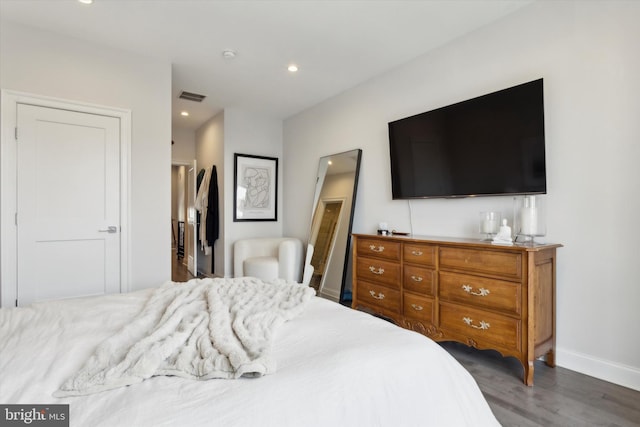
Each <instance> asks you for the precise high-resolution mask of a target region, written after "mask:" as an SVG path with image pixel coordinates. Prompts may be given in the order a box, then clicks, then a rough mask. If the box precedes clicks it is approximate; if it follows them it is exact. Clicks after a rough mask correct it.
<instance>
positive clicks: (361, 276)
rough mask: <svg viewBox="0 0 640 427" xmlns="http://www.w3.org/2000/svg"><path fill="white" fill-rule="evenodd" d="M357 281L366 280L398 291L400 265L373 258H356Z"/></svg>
mask: <svg viewBox="0 0 640 427" xmlns="http://www.w3.org/2000/svg"><path fill="white" fill-rule="evenodd" d="M356 274H357V278H358V281H360V280H367V281H369V282H374V283H382V284H386V285H388V286H392V287H394V288H397V289H400V264H399V263H397V262H395V263H394V262H390V261H383V260H381V259H374V258H358V261H357V265H356Z"/></svg>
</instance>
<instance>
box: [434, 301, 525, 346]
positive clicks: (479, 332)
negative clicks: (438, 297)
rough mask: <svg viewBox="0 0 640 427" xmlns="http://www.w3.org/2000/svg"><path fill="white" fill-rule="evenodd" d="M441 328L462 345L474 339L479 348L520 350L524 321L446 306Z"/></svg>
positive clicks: (451, 305)
mask: <svg viewBox="0 0 640 427" xmlns="http://www.w3.org/2000/svg"><path fill="white" fill-rule="evenodd" d="M440 328H441V329H443V330H444V331H446V332H449V331H450V332H452V333H453V334H454V335H457V337H458V338H459V339H461V341H462V342H465V341H467V342H468V340H469V339H472V340H474V341H476V343H478V344H479V347H489V346H491V345H495V346H497V347H502V348H505V349H511V350H517V351H519V350H520V321H519V320H517V319H513V318H510V317H507V316H500V315H499V314H494V313H490V312H487V311H483V310H476V309H473V308H468V307H464V306H461V305H453V304H445V303H442V304H440Z"/></svg>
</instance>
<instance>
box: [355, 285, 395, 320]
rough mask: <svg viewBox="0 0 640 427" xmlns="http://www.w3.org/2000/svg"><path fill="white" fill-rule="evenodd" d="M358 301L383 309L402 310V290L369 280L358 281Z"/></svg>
mask: <svg viewBox="0 0 640 427" xmlns="http://www.w3.org/2000/svg"><path fill="white" fill-rule="evenodd" d="M357 298H358V302H360V303H362V304H364V305H367V306H370V307H378V308H380V309H382V310H388V311H393V312H396V313H399V312H400V291H398V290H395V289H389V288H387V287H385V286H380V285H376V284H374V283H369V282H363V281H359V282H358V294H357Z"/></svg>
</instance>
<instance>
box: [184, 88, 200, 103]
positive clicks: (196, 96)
mask: <svg viewBox="0 0 640 427" xmlns="http://www.w3.org/2000/svg"><path fill="white" fill-rule="evenodd" d="M178 98H180V99H186V100H188V101H194V102H202V100H203V99H205V98H206V96H205V95H200V94H197V93H193V92H187V91H186V90H183V91H182V92H181V93H180V96H178Z"/></svg>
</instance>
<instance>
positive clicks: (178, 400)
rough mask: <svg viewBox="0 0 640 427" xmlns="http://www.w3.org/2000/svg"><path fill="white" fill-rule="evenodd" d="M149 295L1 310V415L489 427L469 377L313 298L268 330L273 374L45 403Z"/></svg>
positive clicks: (380, 326)
mask: <svg viewBox="0 0 640 427" xmlns="http://www.w3.org/2000/svg"><path fill="white" fill-rule="evenodd" d="M149 294H150V290H146V291H141V292H136V293H131V294H124V295H114V296H106V297H96V298H82V299H74V300H64V301H55V302H48V303H41V304H34V305H32V306H30V307H25V308H15V309H13V308H12V309H0V403H3V404H8V403H23V404H42V403H45V404H46V403H50V404H54V403H69V404H70V420H71V426H225V427H227V426H274V427H275V426H278V427H283V426H367V427H369V426H393V427H396V426H412V427H413V426H456V427H457V426H465V425H466V426H497V425H499V424H498V422H497V421H496V419H495V417H494V416H493V414H492V413H491V410H490V409H489V406H488V404H487V403H486V401H485V400H484V398H483V397H482V395H481V393H480V390H479V389H478V386H477V385H476V383H475V381H474V380H473V378H472V377H471V375H470V374H469V373H468V372H467V371H466V370H465V369H464V368H462V366H461V365H460V364H458V362H456V361H455V360H454V359H453V358H452V357H451V356H450V355H449V354H448V353H446V351H444V350H443V349H442V348H440V347H439V346H438V345H437V344H435V343H434V342H432V341H431V340H429V339H427V338H425V337H423V336H421V335H419V334H417V333H413V332H410V331H406V330H404V329H401V328H399V327H397V326H394V325H392V324H390V323H387V322H384V321H382V320H380V319H376V318H374V317H372V316H369V315H367V314H364V313H360V312H356V311H354V310H351V309H348V308H346V307H342V306H340V305H338V304H336V303H333V302H330V301H326V300H324V299H321V298H317V297H314V298H312V300H311V301H310V303H309V305H308V307H307V308H306V311H305V312H303V313H302V314H301V315H299V316H298V317H296V318H295V319H293V320H291V321H289V322H287V323H285V324H284V325H282V327H281V328H280V329H279V330H278V332H277V334H276V336H275V339H274V344H273V357H274V359H275V362H276V363H277V372H276V373H274V374H271V375H266V376H264V377H260V378H240V379H235V380H226V379H223V380H218V379H215V380H207V381H197V380H189V379H184V378H180V377H153V378H151V379H148V380H146V381H144V382H142V383H139V384H134V385H132V386H129V387H123V388H118V389H114V390H110V391H105V392H101V393H96V394H92V395H88V396H78V397H66V398H54V397H52V394H53V393H54V392H55V391H56V390H57V389H58V388H59V387H60V385H61V384H62V383H63V382H64V381H65V380H66V379H67V378H69V377H70V376H71V375H72V374H73V373H74V372H76V371H78V369H80V367H81V366H82V365H83V363H84V362H85V361H86V360H87V359H88V357H89V356H90V355H91V354H92V352H93V351H94V350H95V348H96V347H97V345H98V344H100V342H102V341H103V340H104V339H106V338H108V337H110V336H111V335H113V334H114V333H116V332H117V331H118V330H119V329H121V328H122V327H123V326H124V325H126V324H127V323H128V322H130V321H131V320H132V319H133V318H134V317H135V315H136V314H137V313H138V312H139V311H140V310H141V308H142V306H143V304H144V303H145V301H146V300H147V298H148V296H149Z"/></svg>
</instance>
